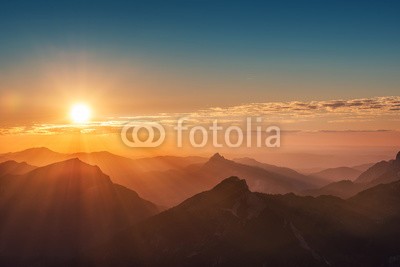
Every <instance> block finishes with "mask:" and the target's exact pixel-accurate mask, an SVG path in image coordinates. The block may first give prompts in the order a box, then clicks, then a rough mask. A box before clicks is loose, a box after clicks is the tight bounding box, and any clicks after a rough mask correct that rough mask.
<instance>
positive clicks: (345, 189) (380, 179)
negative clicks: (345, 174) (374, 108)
mask: <svg viewBox="0 0 400 267" xmlns="http://www.w3.org/2000/svg"><path fill="white" fill-rule="evenodd" d="M399 155H400V152H399V153H398V154H397V156H396V159H394V160H390V161H381V162H378V163H376V164H374V165H372V166H371V167H370V168H369V169H367V170H366V171H365V172H363V173H361V174H360V175H359V176H358V178H357V179H356V180H355V181H354V182H351V181H346V180H343V181H339V182H334V183H331V184H328V185H326V186H324V187H322V188H319V189H312V190H305V191H303V192H301V194H302V195H310V196H320V195H333V196H338V197H341V198H349V197H352V196H354V195H355V194H357V193H358V192H361V191H363V190H366V189H368V188H371V187H374V186H376V185H379V184H388V183H391V182H394V181H399V180H400V156H399Z"/></svg>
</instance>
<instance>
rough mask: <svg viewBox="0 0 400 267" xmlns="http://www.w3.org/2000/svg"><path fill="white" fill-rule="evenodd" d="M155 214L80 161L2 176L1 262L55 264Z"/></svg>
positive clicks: (131, 193)
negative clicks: (21, 173)
mask: <svg viewBox="0 0 400 267" xmlns="http://www.w3.org/2000/svg"><path fill="white" fill-rule="evenodd" d="M157 212H158V208H157V206H156V205H154V204H153V203H151V202H149V201H146V200H144V199H142V198H140V197H139V196H138V194H137V193H136V192H134V191H132V190H129V189H127V188H125V187H123V186H120V185H117V184H114V183H112V182H111V180H110V178H109V177H108V176H107V175H105V174H104V173H102V172H101V170H100V168H99V167H97V166H91V165H88V164H86V163H83V162H82V161H80V160H79V159H70V160H67V161H63V162H58V163H54V164H51V165H48V166H45V167H40V168H37V169H34V170H32V171H30V172H28V173H26V174H23V175H5V176H2V177H0V236H1V238H0V266H7V265H9V266H48V265H51V263H52V262H53V261H54V262H58V261H60V260H65V259H68V258H71V257H73V256H76V255H77V253H78V252H80V251H82V250H83V249H86V248H88V247H90V246H92V245H94V244H98V243H99V242H102V241H104V240H106V239H107V238H109V237H110V236H112V235H114V234H115V233H117V232H118V231H121V230H123V229H124V228H126V227H128V226H130V225H132V224H133V223H135V222H138V221H140V220H143V219H145V218H147V217H149V216H152V215H154V214H156V213H157Z"/></svg>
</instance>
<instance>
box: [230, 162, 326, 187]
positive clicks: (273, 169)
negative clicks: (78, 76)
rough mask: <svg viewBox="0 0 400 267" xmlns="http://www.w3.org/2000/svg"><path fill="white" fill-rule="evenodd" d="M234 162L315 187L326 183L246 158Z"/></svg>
mask: <svg viewBox="0 0 400 267" xmlns="http://www.w3.org/2000/svg"><path fill="white" fill-rule="evenodd" d="M234 161H235V162H238V163H241V164H245V165H249V166H256V167H259V168H262V169H265V170H267V171H270V172H273V173H277V174H281V175H284V176H287V177H291V178H293V179H296V180H300V181H301V180H302V181H309V182H310V183H312V184H313V185H315V186H323V185H325V184H327V183H328V181H325V180H324V178H319V177H317V178H315V177H309V176H307V175H304V174H301V173H299V172H297V171H295V170H293V169H290V168H286V167H280V166H275V165H271V164H267V163H261V162H259V161H257V160H255V159H252V158H248V157H247V158H238V159H234Z"/></svg>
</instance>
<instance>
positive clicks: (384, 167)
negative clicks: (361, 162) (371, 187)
mask: <svg viewBox="0 0 400 267" xmlns="http://www.w3.org/2000/svg"><path fill="white" fill-rule="evenodd" d="M398 179H400V152H399V153H398V154H397V156H396V159H394V160H390V161H381V162H379V163H377V164H375V165H373V166H372V167H371V168H369V169H368V170H366V171H365V172H363V173H362V174H361V175H360V176H359V177H358V178H357V179H356V180H355V182H356V183H373V184H379V183H388V182H393V181H396V180H398Z"/></svg>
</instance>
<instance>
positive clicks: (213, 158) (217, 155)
mask: <svg viewBox="0 0 400 267" xmlns="http://www.w3.org/2000/svg"><path fill="white" fill-rule="evenodd" d="M217 160H225V158H224V157H223V156H221V154H219V153H215V154H214V155H213V156H212V157H211V158H210V161H217Z"/></svg>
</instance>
